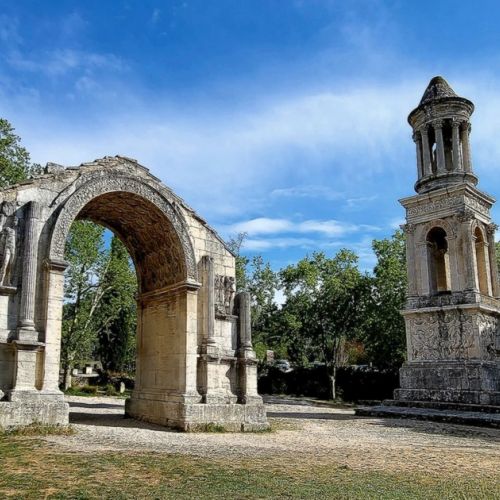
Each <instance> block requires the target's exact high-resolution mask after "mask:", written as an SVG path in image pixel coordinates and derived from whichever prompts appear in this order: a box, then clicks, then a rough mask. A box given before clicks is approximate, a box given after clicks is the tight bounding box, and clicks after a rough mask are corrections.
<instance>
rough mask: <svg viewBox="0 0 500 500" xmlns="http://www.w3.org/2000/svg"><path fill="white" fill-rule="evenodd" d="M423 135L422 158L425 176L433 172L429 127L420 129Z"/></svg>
mask: <svg viewBox="0 0 500 500" xmlns="http://www.w3.org/2000/svg"><path fill="white" fill-rule="evenodd" d="M420 135H421V137H422V160H423V173H424V177H425V176H428V175H431V174H432V167H431V152H430V149H429V136H428V135H427V127H424V128H422V129H420Z"/></svg>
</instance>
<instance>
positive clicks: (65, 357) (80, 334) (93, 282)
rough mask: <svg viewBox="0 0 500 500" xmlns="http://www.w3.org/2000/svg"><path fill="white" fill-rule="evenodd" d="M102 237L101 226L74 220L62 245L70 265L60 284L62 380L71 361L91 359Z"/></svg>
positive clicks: (103, 263) (102, 265) (102, 257)
mask: <svg viewBox="0 0 500 500" xmlns="http://www.w3.org/2000/svg"><path fill="white" fill-rule="evenodd" d="M103 234H104V228H103V227H102V226H97V225H96V224H94V223H92V222H88V221H76V222H75V223H73V225H72V226H71V230H70V234H69V237H68V241H67V242H66V251H65V258H66V260H67V261H68V262H69V264H70V266H69V268H68V271H67V274H66V280H65V283H64V298H65V304H64V311H63V325H62V349H61V364H62V366H63V369H64V372H65V378H66V380H67V378H68V377H67V375H68V372H69V371H70V370H71V367H72V366H73V365H74V363H75V362H77V361H81V360H84V359H88V358H92V357H93V354H94V352H95V344H96V339H97V335H96V332H95V330H94V329H93V328H92V320H93V316H94V314H95V312H96V309H97V307H98V306H99V302H100V300H101V298H102V295H103V292H104V290H103V288H102V283H101V279H100V277H101V276H102V274H103V272H104V269H105V268H106V264H107V262H106V256H105V253H104V239H103ZM65 385H66V386H67V385H68V384H67V383H66V384H65ZM66 388H67V387H66Z"/></svg>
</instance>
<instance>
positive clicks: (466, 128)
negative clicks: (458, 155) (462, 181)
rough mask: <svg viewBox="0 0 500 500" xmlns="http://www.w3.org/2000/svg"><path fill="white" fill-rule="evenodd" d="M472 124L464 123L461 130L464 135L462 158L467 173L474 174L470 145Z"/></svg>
mask: <svg viewBox="0 0 500 500" xmlns="http://www.w3.org/2000/svg"><path fill="white" fill-rule="evenodd" d="M469 132H470V124H469V123H467V122H464V123H463V125H462V129H461V134H462V158H463V168H464V171H465V172H472V160H471V153H470V143H469Z"/></svg>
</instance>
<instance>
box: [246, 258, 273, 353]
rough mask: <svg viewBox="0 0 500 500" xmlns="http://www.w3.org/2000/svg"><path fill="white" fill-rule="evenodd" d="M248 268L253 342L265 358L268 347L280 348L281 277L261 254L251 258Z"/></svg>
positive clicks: (257, 350)
mask: <svg viewBox="0 0 500 500" xmlns="http://www.w3.org/2000/svg"><path fill="white" fill-rule="evenodd" d="M248 269H249V271H248V276H247V290H248V291H249V292H250V296H251V299H252V337H253V340H254V342H253V343H254V348H255V350H256V352H257V355H258V356H259V357H261V358H263V357H264V355H265V351H266V350H267V349H268V348H272V349H274V350H279V346H277V345H276V344H277V342H276V341H277V340H278V339H277V336H276V334H275V329H276V324H275V323H276V318H277V312H278V309H279V308H278V305H277V304H276V302H275V295H276V290H277V287H278V284H279V279H278V275H277V273H275V272H274V271H273V270H272V268H271V265H270V264H269V262H264V259H263V258H262V256H260V255H256V256H254V257H253V258H252V259H251V261H250V264H249V266H248ZM277 348H278V349H277Z"/></svg>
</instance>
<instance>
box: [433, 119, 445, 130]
mask: <svg viewBox="0 0 500 500" xmlns="http://www.w3.org/2000/svg"><path fill="white" fill-rule="evenodd" d="M432 126H433V127H434V128H443V120H434V121H433V122H432Z"/></svg>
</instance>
